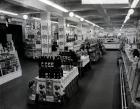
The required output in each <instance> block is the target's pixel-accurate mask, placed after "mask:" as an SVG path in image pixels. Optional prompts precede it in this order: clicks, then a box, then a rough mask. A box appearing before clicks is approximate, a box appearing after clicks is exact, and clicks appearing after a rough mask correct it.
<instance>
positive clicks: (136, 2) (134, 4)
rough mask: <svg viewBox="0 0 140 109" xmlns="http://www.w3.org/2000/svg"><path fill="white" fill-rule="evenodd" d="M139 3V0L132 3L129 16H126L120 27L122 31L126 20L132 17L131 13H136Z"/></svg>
mask: <svg viewBox="0 0 140 109" xmlns="http://www.w3.org/2000/svg"><path fill="white" fill-rule="evenodd" d="M138 3H139V0H133V2H132V4H131V8H130V9H129V10H128V13H127V16H126V17H125V20H124V22H123V24H122V26H121V28H120V31H121V30H122V28H123V27H124V25H125V24H126V22H127V21H128V20H129V19H130V17H131V15H133V14H134V12H135V11H134V8H136V6H137V4H138Z"/></svg>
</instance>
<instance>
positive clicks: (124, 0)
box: [82, 0, 129, 4]
mask: <svg viewBox="0 0 140 109" xmlns="http://www.w3.org/2000/svg"><path fill="white" fill-rule="evenodd" d="M82 4H129V0H82Z"/></svg>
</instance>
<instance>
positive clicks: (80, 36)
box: [77, 22, 83, 40]
mask: <svg viewBox="0 0 140 109" xmlns="http://www.w3.org/2000/svg"><path fill="white" fill-rule="evenodd" d="M77 27H78V40H83V31H82V28H83V27H82V22H80V23H79V24H78V25H77Z"/></svg>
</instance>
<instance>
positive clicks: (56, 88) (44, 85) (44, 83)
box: [29, 67, 78, 103]
mask: <svg viewBox="0 0 140 109" xmlns="http://www.w3.org/2000/svg"><path fill="white" fill-rule="evenodd" d="M63 73H64V76H63V77H62V78H60V79H49V78H39V77H36V78H35V81H34V82H30V84H29V90H30V94H29V100H30V101H32V102H34V103H35V101H38V102H57V103H60V102H63V98H64V95H66V94H67V91H66V90H67V89H69V90H70V88H68V87H73V88H75V85H74V84H77V80H78V79H76V77H77V76H78V68H77V67H73V69H71V70H70V71H64V72H63Z"/></svg>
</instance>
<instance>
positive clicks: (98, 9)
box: [0, 0, 140, 28]
mask: <svg viewBox="0 0 140 109" xmlns="http://www.w3.org/2000/svg"><path fill="white" fill-rule="evenodd" d="M51 1H53V2H55V3H57V4H60V5H61V6H63V7H65V8H66V9H68V10H70V11H72V12H74V13H75V14H77V15H80V16H82V17H83V18H85V19H86V20H89V21H91V22H93V23H95V24H97V25H99V26H101V27H103V28H106V27H109V28H113V27H119V28H120V27H121V25H122V23H123V21H124V19H125V16H126V15H127V12H128V10H129V8H130V5H129V4H127V5H123V4H122V5H116V4H113V5H82V4H81V0H51ZM131 1H132V0H131ZM0 9H4V10H10V11H13V12H17V13H34V14H36V13H39V12H41V11H46V10H47V11H50V10H51V11H52V10H53V12H54V11H55V10H54V9H53V8H52V7H49V6H47V5H45V4H43V3H40V2H39V1H38V0H0ZM56 13H57V11H56ZM139 19H140V3H139V4H138V6H137V8H136V9H135V13H134V14H133V15H132V16H131V19H130V20H129V21H128V22H127V26H132V25H134V24H135V23H136V21H138V20H139Z"/></svg>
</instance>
